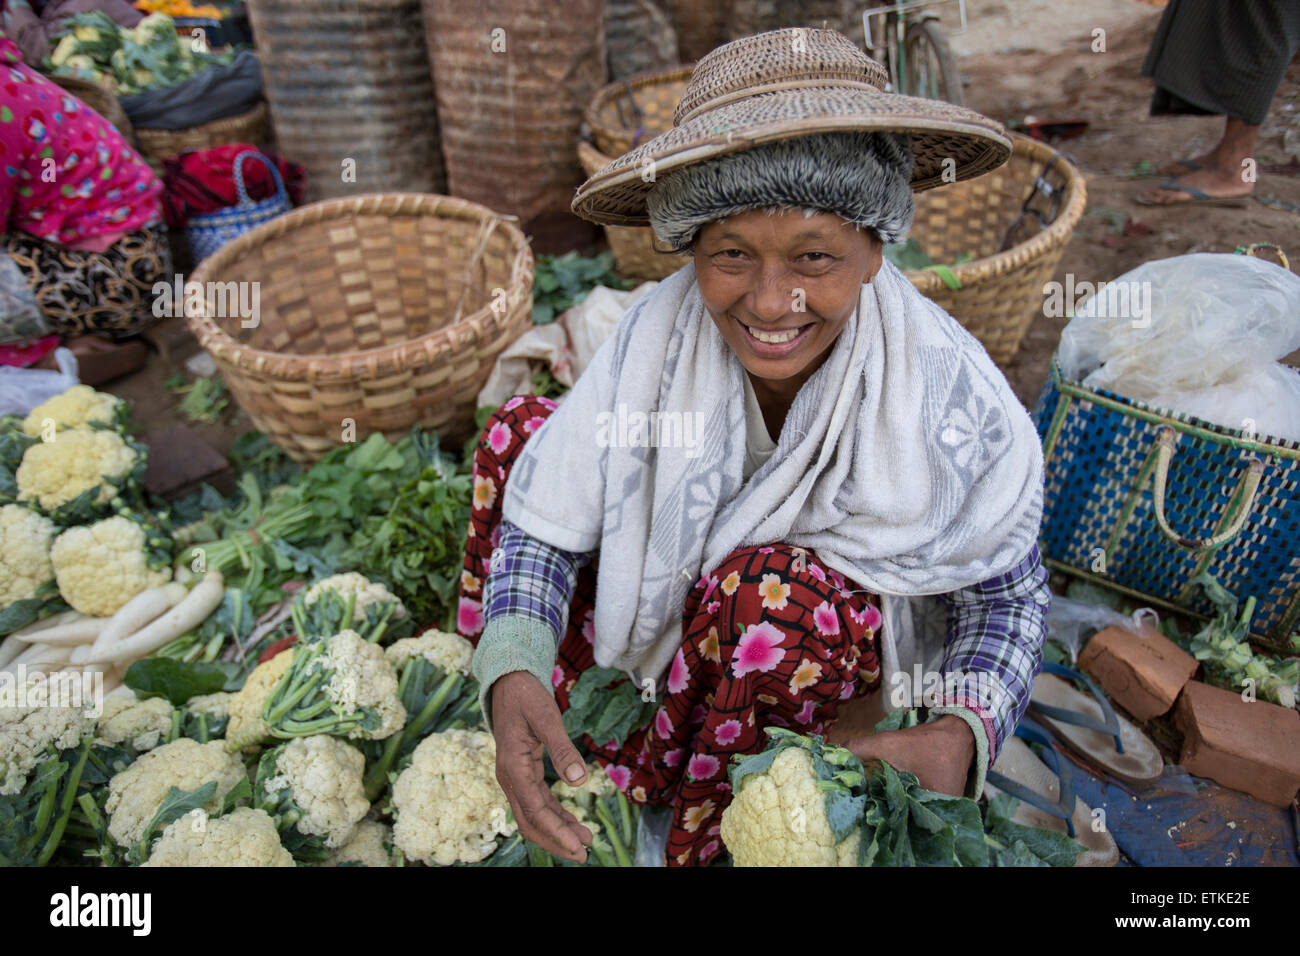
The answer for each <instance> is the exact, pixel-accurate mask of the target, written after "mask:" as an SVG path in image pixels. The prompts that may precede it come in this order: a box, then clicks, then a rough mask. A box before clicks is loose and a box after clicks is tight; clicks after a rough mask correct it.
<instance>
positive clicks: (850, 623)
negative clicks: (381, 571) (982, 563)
mask: <svg viewBox="0 0 1300 956" xmlns="http://www.w3.org/2000/svg"><path fill="white" fill-rule="evenodd" d="M554 409H555V403H554V402H551V401H550V400H548V399H539V398H535V397H532V396H519V397H516V398H513V399H511V400H510V401H509V402H507V403H506V404H505V405H504V406H503V407H502V408H501V409H500V410H499V411H498V412H497V413H496V414H495V415H493V417H492V418H491V419H490V420H489V422H488V424H487V428H486V429H485V430H484V433H483V436H482V438H481V439H480V441H479V445H478V449H477V451H476V452H475V456H474V474H475V478H476V482H475V501H474V509H473V513H472V516H471V521H470V531H469V538H468V541H467V544H466V549H465V567H464V573H463V575H462V577H461V592H460V614H459V630H460V632H461V634H463V635H464V636H465V637H467V638H468V639H469V640H471V641H474V642H477V640H478V636H479V634H480V633H481V631H482V606H481V601H482V596H483V594H482V582H483V579H484V578H485V577H486V574H487V568H488V560H489V559H490V557H491V554H492V549H493V548H494V547H495V546H496V543H497V537H498V527H497V526H498V524H499V522H500V521H501V501H502V495H501V493H500V492H501V489H503V488H504V487H505V483H506V481H507V480H508V478H509V475H510V469H511V466H512V464H513V463H514V461H515V460H516V458H517V457H518V455H519V452H520V449H521V448H522V447H523V444H524V442H525V441H527V440H528V438H529V436H530V435H532V433H533V432H534V431H535V430H536V429H537V427H538V425H540V424H541V423H542V422H543V421H544V420H545V419H546V417H547V416H548V415H550V414H551V412H552V411H554ZM480 477H481V478H483V479H486V480H477V479H479V478H480ZM595 597H596V566H595V563H594V562H593V563H592V564H590V565H588V566H587V567H585V568H583V569H582V571H581V572H580V573H579V575H578V584H577V588H576V590H575V592H574V595H573V600H572V603H571V604H570V606H569V626H568V631H567V633H566V634H565V635H564V640H563V641H562V642H561V643H560V648H559V654H558V658H557V661H556V666H555V671H554V674H553V675H552V678H551V680H552V683H553V685H554V687H555V698H556V700H557V702H558V703H559V705H560V709H561V710H564V709H565V708H566V707H567V706H568V703H569V693H570V691H571V690H572V689H573V685H574V683H575V682H576V681H577V679H578V676H579V675H580V674H581V673H582V672H583V671H584V670H586V669H587V668H588V667H591V666H593V665H594V663H595V658H594V657H593V652H592V646H593V645H592V641H593V639H594V632H593V624H592V622H593V618H594V615H595ZM879 629H880V612H879V611H878V610H877V602H876V600H875V598H874V596H873V595H870V594H867V593H866V592H865V591H863V589H861V588H859V587H857V586H856V585H855V584H854V583H853V582H852V581H846V580H845V579H844V578H843V577H841V576H840V575H839V574H837V573H835V572H834V571H831V570H829V569H827V568H824V567H822V566H821V565H820V564H819V563H818V561H817V556H816V554H814V553H809V552H807V551H804V550H803V549H802V548H793V547H790V546H788V545H784V544H773V545H771V546H768V547H757V546H755V547H748V548H741V549H739V550H737V551H734V552H732V553H731V554H730V555H728V556H727V558H726V560H725V561H723V562H722V564H721V565H720V566H718V567H717V568H714V569H713V570H712V571H710V572H709V573H708V574H707V575H706V576H705V577H704V578H702V579H701V580H700V581H699V582H698V583H697V584H696V585H695V587H694V589H693V590H692V591H691V593H690V595H689V596H688V597H687V600H686V606H685V608H684V609H683V613H682V645H681V647H680V648H679V649H678V651H677V655H676V657H674V658H673V662H672V666H671V667H670V668H669V671H668V674H667V675H666V680H661V682H660V691H661V695H660V707H659V709H658V710H657V711H656V712H655V716H654V718H653V719H652V721H651V722H650V725H649V726H648V727H646V728H644V729H642V730H638V731H636V732H635V733H633V734H632V735H631V736H629V737H628V739H627V740H625V741H624V742H623V745H622V746H621V747H615V746H612V745H608V744H606V745H601V744H598V743H597V742H595V741H592V740H591V739H590V738H586V737H584V738H583V739H582V741H581V742H582V743H583V744H584V745H585V746H586V747H587V748H588V749H589V750H590V751H591V753H592V755H593V757H595V758H596V759H597V760H598V761H599V762H600V763H601V764H602V765H603V766H604V767H605V769H606V772H607V773H608V774H609V776H610V779H612V780H613V781H614V782H615V783H616V784H617V785H618V786H619V788H620V789H621V790H623V791H624V792H625V793H627V795H628V796H629V798H631V799H632V800H635V801H638V802H641V803H655V804H665V805H669V806H671V807H672V810H673V824H672V830H671V832H670V833H669V837H668V847H667V860H666V862H667V863H668V865H670V866H673V865H678V866H685V865H704V864H707V863H709V862H711V861H713V860H714V859H715V858H716V857H717V855H718V853H719V852H720V850H721V849H722V845H721V841H720V838H719V836H718V833H719V826H720V821H721V818H722V811H723V809H724V808H725V807H726V805H727V802H728V800H729V799H730V792H731V785H730V784H729V783H728V781H727V765H728V763H729V761H730V759H731V757H732V755H733V754H749V753H756V752H757V751H759V750H761V749H762V747H763V744H764V742H765V740H766V738H765V736H764V735H763V733H762V730H763V728H764V727H767V726H778V727H790V728H793V729H795V730H798V731H799V732H800V733H823V732H824V731H825V730H826V729H827V728H828V727H829V726H830V723H831V721H832V720H833V719H834V717H835V715H836V711H837V709H838V707H839V704H840V701H843V700H847V699H849V698H850V697H853V696H861V695H863V694H867V693H870V692H871V691H873V690H875V689H876V688H877V687H879V685H880V664H879V657H878V644H877V634H878V632H879Z"/></svg>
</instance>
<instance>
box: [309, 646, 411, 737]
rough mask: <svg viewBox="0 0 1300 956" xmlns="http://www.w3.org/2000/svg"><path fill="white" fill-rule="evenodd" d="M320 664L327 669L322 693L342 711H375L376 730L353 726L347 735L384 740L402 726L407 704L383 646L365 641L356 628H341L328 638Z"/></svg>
mask: <svg viewBox="0 0 1300 956" xmlns="http://www.w3.org/2000/svg"><path fill="white" fill-rule="evenodd" d="M317 661H318V664H319V666H321V667H323V668H325V669H327V670H328V671H330V672H331V673H330V679H329V683H327V684H326V685H325V697H326V699H328V700H329V702H330V704H331V705H332V706H333V707H334V708H335V709H336V710H340V711H343V712H345V713H355V712H357V711H360V710H370V711H374V712H375V713H377V714H378V715H379V719H380V725H379V727H378V728H377V729H375V730H359V729H358V730H354V731H352V732H351V733H350V734H348V736H349V737H353V738H357V737H365V738H367V739H369V740H383V739H384V738H386V737H391V736H393V734H395V733H397V732H398V731H399V730H401V729H402V727H403V725H405V723H406V708H405V707H403V706H402V698H401V694H400V693H398V688H397V672H396V671H394V670H393V666H392V665H391V664H389V663H388V660H387V659H386V658H385V657H384V649H383V648H382V647H379V646H378V645H376V644H368V643H366V641H365V640H364V639H363V638H362V637H361V635H360V634H358V633H357V632H356V631H340V632H339V633H338V634H335V635H334V636H333V637H331V638H330V639H329V641H328V642H327V644H326V649H325V653H324V654H322V655H321V656H320V657H319V658H318V659H317Z"/></svg>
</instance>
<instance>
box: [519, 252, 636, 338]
mask: <svg viewBox="0 0 1300 956" xmlns="http://www.w3.org/2000/svg"><path fill="white" fill-rule="evenodd" d="M613 266H614V254H613V253H612V252H610V251H609V250H606V251H604V252H602V253H601V254H600V255H598V256H596V257H594V258H591V259H587V258H583V257H582V256H579V255H578V254H577V253H576V252H566V253H565V254H564V255H562V256H539V257H538V259H537V267H536V269H535V271H534V274H533V324H534V325H545V324H546V323H548V322H552V321H554V320H555V317H556V316H558V315H559V314H560V313H561V312H563V311H564V310H565V309H568V308H572V307H573V306H575V305H577V304H578V303H579V302H581V301H582V300H583V299H585V298H586V297H587V293H589V292H590V291H591V290H592V289H594V288H595V287H596V286H598V285H603V286H606V287H608V288H610V289H619V290H627V289H630V288H632V286H633V285H635V283H633V282H631V281H629V280H626V279H623V278H620V277H619V276H618V275H616V274H615V273H614V271H613Z"/></svg>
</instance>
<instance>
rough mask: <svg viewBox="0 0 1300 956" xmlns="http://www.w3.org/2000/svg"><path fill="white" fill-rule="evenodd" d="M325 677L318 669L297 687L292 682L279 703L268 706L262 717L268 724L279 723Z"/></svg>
mask: <svg viewBox="0 0 1300 956" xmlns="http://www.w3.org/2000/svg"><path fill="white" fill-rule="evenodd" d="M323 679H324V675H323V674H321V673H320V672H319V671H318V672H316V673H314V674H313V675H312V676H311V677H310V678H308V679H307V680H305V681H302V682H301V683H299V684H298V685H297V686H296V687H294V686H293V685H292V684H291V685H290V689H288V690H286V692H285V693H284V695H283V696H282V697H281V698H280V701H279V703H277V704H276V705H275V706H274V707H268V708H267V710H266V712H265V713H264V714H263V715H262V719H263V720H265V721H266V722H267V723H268V724H277V723H279V722H280V721H281V720H283V719H284V718H285V717H287V716H288V715H289V712H290V711H292V710H293V709H294V707H296V706H297V705H298V702H299V701H300V700H302V699H303V698H304V697H306V696H307V695H308V694H310V693H311V692H312V691H314V690H315V689H316V688H317V687H319V686H320V683H321V681H322V680H323ZM273 699H274V698H273ZM268 703H269V701H268Z"/></svg>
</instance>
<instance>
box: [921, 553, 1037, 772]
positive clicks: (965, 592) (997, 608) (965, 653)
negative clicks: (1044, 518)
mask: <svg viewBox="0 0 1300 956" xmlns="http://www.w3.org/2000/svg"><path fill="white" fill-rule="evenodd" d="M1047 579H1048V573H1047V569H1046V568H1045V567H1043V562H1042V557H1041V555H1040V554H1039V551H1038V545H1037V544H1035V545H1034V546H1033V548H1031V549H1030V551H1029V553H1028V554H1027V555H1025V557H1024V558H1023V559H1022V560H1021V562H1020V563H1019V564H1018V565H1016V566H1015V567H1014V568H1012V569H1011V570H1010V571H1008V572H1007V573H1006V574H1001V575H998V576H997V577H994V578H990V579H988V580H987V581H982V582H981V583H979V584H976V585H973V586H971V587H969V588H963V589H962V590H960V591H954V592H952V593H951V594H946V595H943V597H942V598H941V600H942V601H943V602H944V603H945V604H947V605H948V640H947V644H946V647H945V651H944V662H943V669H944V675H945V687H944V693H943V698H942V702H943V704H944V705H946V706H955V707H964V708H966V709H969V710H972V711H974V712H975V714H976V715H977V716H978V717H979V718H980V721H981V722H982V723H983V725H984V730H985V733H986V734H987V735H988V738H989V759H988V762H989V765H992V763H993V761H994V760H996V759H997V754H998V752H999V751H1000V750H1001V749H1002V743H1003V741H1005V740H1006V739H1007V737H1008V736H1010V735H1011V734H1012V733H1013V732H1014V730H1015V726H1016V724H1017V723H1019V722H1020V718H1021V716H1023V715H1024V712H1025V708H1026V707H1028V706H1029V693H1030V690H1031V689H1032V686H1033V681H1034V675H1035V674H1036V673H1038V669H1039V667H1040V665H1041V663H1042V656H1043V641H1044V640H1045V639H1046V637H1047V611H1048V608H1050V607H1051V603H1052V593H1051V591H1050V590H1049V589H1048V587H1047ZM949 675H961V679H959V680H949V679H948V678H949Z"/></svg>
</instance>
